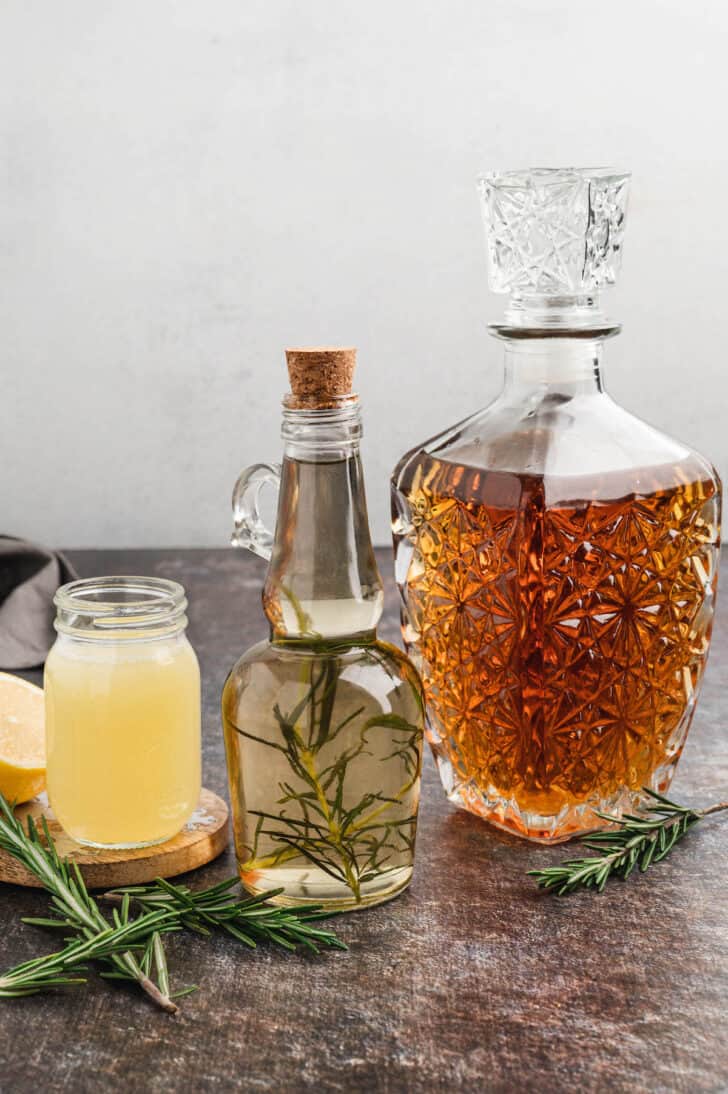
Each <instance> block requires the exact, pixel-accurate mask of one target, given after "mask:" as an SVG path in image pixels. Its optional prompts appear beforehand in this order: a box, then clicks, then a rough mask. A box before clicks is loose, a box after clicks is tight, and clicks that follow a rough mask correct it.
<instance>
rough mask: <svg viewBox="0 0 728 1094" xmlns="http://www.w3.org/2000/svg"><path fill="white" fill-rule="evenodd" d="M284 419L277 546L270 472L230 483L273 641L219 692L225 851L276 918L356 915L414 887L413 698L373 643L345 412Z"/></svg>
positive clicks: (400, 661) (291, 403)
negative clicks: (227, 820) (306, 909)
mask: <svg viewBox="0 0 728 1094" xmlns="http://www.w3.org/2000/svg"><path fill="white" fill-rule="evenodd" d="M300 357H301V352H300V351H299V356H298V358H297V359H298V360H300ZM289 367H290V365H289ZM293 375H294V373H293V372H292V379H293ZM284 405H285V406H286V409H285V411H284V427H283V435H284V439H285V457H284V463H283V467H282V472H281V475H280V495H279V507H278V519H277V525H276V533H275V537H271V536H269V535H268V534H267V533H266V532H265V529H264V527H263V525H262V522H261V520H260V517H259V514H258V511H257V501H256V496H257V491H258V490H259V489H260V485H261V482H263V481H265V479H266V478H270V477H273V478H277V469H275V468H271V467H265V466H259V467H257V468H254V469H251V470H250V471H248V472H244V473H243V476H242V478H241V480H240V481H239V484H238V488H237V490H236V500H235V505H236V524H237V532H236V538H237V541H238V542H243V543H245V544H246V545H247V546H250V547H251V548H252V549H254V550H256V551H257V552H258V553H261V554H263V555H264V557H270V564H269V568H268V574H267V577H266V581H265V586H264V591H263V604H264V610H265V613H266V615H267V617H268V620H269V622H270V626H271V637H270V640H269V641H265V642H261V643H260V644H259V645H257V646H254V647H253V648H252V649H250V650H248V651H247V653H245V654H244V655H243V656H242V657H241V658H240V660H239V661H238V662H237V664H236V665H235V666H234V668H233V669H232V671H231V673H230V675H229V677H228V680H227V682H226V684H225V687H224V691H223V698H222V707H223V725H224V733H225V744H226V750H227V761H228V772H229V777H230V794H231V801H232V809H233V824H234V835H235V844H236V851H237V857H238V861H239V867H240V875H241V878H242V881H243V883H244V884H245V886H246V887H247V888H248V889H249V890H250V891H251V892H253V893H258V892H262V891H264V890H270V889H274V888H280V887H282V888H283V890H284V891H283V893H282V894H281V895H280V896H278V897H276V898H275V899H276V901H277V902H278V903H282V904H301V903H306V902H307V901H310V902H314V903H317V904H324V905H326V906H328V907H331V908H336V909H340V910H346V909H354V908H358V907H363V906H366V905H370V904H376V903H379V902H380V901H383V900H387V899H389V898H390V897H393V896H395V895H396V894H397V893H399V892H400V891H401V890H402V889H403V888H405V886H406V885H407V884H408V883H409V880H410V877H411V875H412V868H413V860H414V845H415V831H416V823H417V808H418V803H419V790H420V772H421V755H422V739H423V725H424V706H423V698H422V689H421V684H420V681H419V678H418V676H417V673H416V672H415V670H414V669H413V667H412V665H411V664H410V662H409V661H408V659H407V658H406V657H405V655H404V654H403V653H402V652H401V651H399V650H397V649H396V648H395V647H393V646H390V645H389V644H387V643H384V642H381V641H379V640H378V638H377V635H376V625H377V622H378V620H379V618H380V615H381V611H382V585H381V578H380V576H379V573H378V570H377V566H376V561H375V558H374V553H373V550H372V546H371V541H370V536H369V527H368V522H367V512H366V503H365V498H364V486H363V481H362V473H361V463H360V457H359V437H360V433H361V428H360V418H359V407H358V404H357V401H356V397H355V396H351V395H349V396H345V397H337V398H336V399H335V400H334V405H329V406H325V407H323V408H321V407H314V408H305V407H304V408H301V406H300V400H298V401H297V400H296V399H295V398H294V399H291V397H288V398H287V401H286V403H284ZM271 541H272V554H271V551H270V548H269V543H271Z"/></svg>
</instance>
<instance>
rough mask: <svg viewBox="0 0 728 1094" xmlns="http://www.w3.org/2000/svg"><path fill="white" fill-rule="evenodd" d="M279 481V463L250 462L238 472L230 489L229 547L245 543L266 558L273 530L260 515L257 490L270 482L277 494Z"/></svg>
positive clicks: (271, 545) (249, 548) (271, 548)
mask: <svg viewBox="0 0 728 1094" xmlns="http://www.w3.org/2000/svg"><path fill="white" fill-rule="evenodd" d="M280 485H281V465H280V464H279V463H254V464H251V466H250V467H246V468H245V470H244V471H241V472H240V475H239V476H238V481H237V482H236V483H235V489H234V490H233V534H232V537H231V540H230V542H231V543H232V545H233V547H247V548H248V550H249V551H252V552H253V554H255V555H260V557H261V558H264V559H266V561H267V560H268V559H269V558H270V556H271V552H272V550H273V536H274V532H273V531H271V529H270V528H267V527H266V525H265V523H264V521H263V518H262V517H261V515H260V508H259V502H260V492H261V490H262V489H263V487H264V486H273V487H274V488H275V491H276V494H277V493H278V490H279V488H280Z"/></svg>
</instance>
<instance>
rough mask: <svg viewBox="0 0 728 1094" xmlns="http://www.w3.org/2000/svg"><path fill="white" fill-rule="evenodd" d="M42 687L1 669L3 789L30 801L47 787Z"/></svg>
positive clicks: (12, 797)
mask: <svg viewBox="0 0 728 1094" xmlns="http://www.w3.org/2000/svg"><path fill="white" fill-rule="evenodd" d="M45 768H46V759H45V707H44V701H43V689H42V688H39V687H36V685H35V684H29V683H28V681H27V680H22V679H21V678H20V677H19V676H11V675H10V673H7V672H0V791H1V792H2V793H3V794H4V795H5V797H6V798H7V799H8V801H11V802H13V801H14V802H17V803H20V802H27V801H30V799H31V798H34V797H35V796H36V794H40V792H41V790H43V789H44V788H45Z"/></svg>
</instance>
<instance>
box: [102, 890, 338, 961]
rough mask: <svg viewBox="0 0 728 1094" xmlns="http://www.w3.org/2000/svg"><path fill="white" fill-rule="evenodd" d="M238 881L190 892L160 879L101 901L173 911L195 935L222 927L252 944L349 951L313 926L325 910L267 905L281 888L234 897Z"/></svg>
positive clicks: (167, 911) (330, 932)
mask: <svg viewBox="0 0 728 1094" xmlns="http://www.w3.org/2000/svg"><path fill="white" fill-rule="evenodd" d="M239 884H240V882H239V879H238V878H236V877H231V878H228V879H227V881H221V882H220V883H219V884H218V885H213V886H211V887H210V888H209V889H198V890H197V891H196V892H194V891H193V890H191V889H188V888H187V886H185V885H173V884H172V882H170V881H164V880H163V879H162V878H159V879H157V881H156V882H155V883H154V885H136V886H130V887H128V888H124V889H115V890H112V891H111V892H109V893H105V894H104V896H103V897H102V899H103V900H108V901H113V902H116V903H119V902H120V903H122V904H123V903H124V901H127V900H131V901H133V902H135V903H136V904H138V905H139V906H140V907H141V908H142V910H143V911H144V912H145V913H147V914H151V913H153V912H160V911H164V912H166V913H167V914H170V913H171V914H174V916H175V917H176V922H177V923H179V925H180V926H181V927H185V928H187V929H188V930H190V931H195V932H196V933H197V934H203V935H209V934H211V933H212V930H213V929H219V930H223V931H226V932H227V933H228V934H231V935H232V936H233V938H237V940H238V941H239V942H242V943H244V944H245V945H246V946H250V947H251V948H254V947H255V946H256V945H257V943H258V942H275V943H276V944H277V945H279V946H283V947H284V949H287V950H295V949H297V948H298V947H299V946H303V947H304V948H305V949H308V950H311V951H312V952H313V953H318V952H319V947H320V946H329V947H332V948H334V949H339V950H346V949H348V946H347V945H346V943H345V942H342V940H341V939H340V938H337V936H336V935H335V934H334V932H333V931H328V930H324V929H322V928H321V927H314V926H312V924H313V923H314V921H318V920H320V919H323V918H324V917H325V916H326V915H330V913H322V912H321V911H320V910H319V909H318V908H317V907H315V906H313V907H312V906H309V905H306V906H300V907H292V908H282V907H275V906H273V905H272V904H267V903H266V901H267V900H269V899H270V897H273V896H278V894H279V893H282V892H283V889H273V890H272V891H271V892H268V893H261V894H260V895H259V896H251V897H247V898H246V899H244V900H238V899H237V897H236V896H235V894H234V893H233V892H232V890H233V889H237V888H238V887H239Z"/></svg>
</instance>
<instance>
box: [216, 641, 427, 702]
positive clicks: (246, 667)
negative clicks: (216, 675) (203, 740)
mask: <svg viewBox="0 0 728 1094" xmlns="http://www.w3.org/2000/svg"><path fill="white" fill-rule="evenodd" d="M331 666H334V667H335V673H336V677H337V680H339V681H345V682H347V683H348V685H350V686H351V687H353V688H354V689H356V690H363V691H366V692H368V693H369V694H370V695H371V696H373V697H375V698H377V699H378V700H379V701H380V703H381V705H382V709H386V708H387V707H388V706H389V705H390V704H391V702H392V700H394V699H396V697H397V695H399V694H400V693H401V695H403V696H405V701H406V704H407V705H408V706H409V705H411V706H412V707H413V709H414V708H417V706H418V705H421V703H422V698H421V697H422V685H421V683H420V679H419V676H418V674H417V671H416V670H415V668H414V666H413V665H412V664H411V662H410V661H409V659H408V658H407V657H406V655H405V654H404V653H403V652H402V651H401V650H399V649H397V647H396V646H392V645H390V644H389V643H388V642H383V641H380V640H379V639H373V640H371V641H362V642H361V643H360V644H358V643H353V644H342V643H337V642H330V641H329V642H327V641H320V642H314V643H304V642H300V643H299V642H296V643H291V642H289V643H281V642H271V641H264V642H259V643H257V645H255V646H252V647H251V648H250V649H248V650H246V652H245V653H244V654H243V655H242V657H240V658H239V660H238V661H237V662H236V664H235V665H234V666H233V668H232V669H231V671H230V674H229V676H228V678H227V680H226V682H225V687H224V690H223V704H225V703H229V704H232V705H236V704H237V703H238V702H245V701H246V699H245V693H246V692H249V699H250V698H252V700H253V702H255V703H258V702H260V703H265V702H266V700H267V699H270V700H271V705H275V702H276V698H275V697H276V693H277V690H278V689H280V688H281V686H282V685H283V684H284V683H286V682H290V683H291V684H292V685H293V687H294V688H298V687H300V685H301V684H302V682H303V683H305V682H308V684H310V683H311V682H312V681H315V679H316V676H317V674H318V673H326V672H328V671H329V670H330V667H331Z"/></svg>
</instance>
